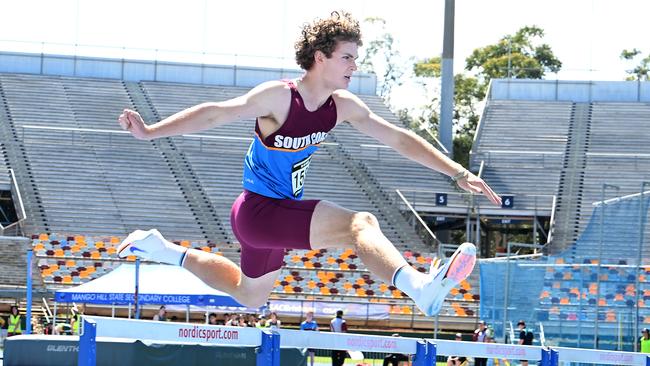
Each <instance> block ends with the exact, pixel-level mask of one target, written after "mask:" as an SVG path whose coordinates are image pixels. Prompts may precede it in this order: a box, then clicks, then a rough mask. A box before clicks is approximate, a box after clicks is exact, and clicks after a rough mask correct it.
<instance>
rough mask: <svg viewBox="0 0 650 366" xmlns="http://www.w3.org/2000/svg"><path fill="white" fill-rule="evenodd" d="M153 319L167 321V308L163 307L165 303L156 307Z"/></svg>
mask: <svg viewBox="0 0 650 366" xmlns="http://www.w3.org/2000/svg"><path fill="white" fill-rule="evenodd" d="M153 320H155V321H159V322H166V321H167V308H165V305H161V306H160V308H159V309H158V313H157V314H156V315H154V316H153Z"/></svg>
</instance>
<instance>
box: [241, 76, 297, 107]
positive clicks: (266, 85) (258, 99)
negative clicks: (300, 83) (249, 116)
mask: <svg viewBox="0 0 650 366" xmlns="http://www.w3.org/2000/svg"><path fill="white" fill-rule="evenodd" d="M290 95H291V88H290V87H289V85H288V84H287V83H286V82H284V81H280V80H272V81H266V82H263V83H261V84H259V85H257V86H256V87H254V88H253V89H251V90H250V91H249V92H248V94H247V100H248V101H249V102H252V103H255V104H258V105H260V106H263V107H264V108H265V109H266V110H269V111H276V109H277V108H278V106H282V105H285V104H286V103H289V100H290Z"/></svg>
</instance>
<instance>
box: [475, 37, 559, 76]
mask: <svg viewBox="0 0 650 366" xmlns="http://www.w3.org/2000/svg"><path fill="white" fill-rule="evenodd" d="M543 37H544V30H542V29H541V28H538V27H536V26H530V27H528V26H526V27H523V28H521V29H519V30H518V31H517V32H516V33H515V34H513V35H507V36H505V37H503V38H501V40H499V42H497V43H496V44H492V45H488V46H485V47H483V48H477V49H475V50H474V52H472V54H471V55H470V56H469V57H467V59H466V60H465V62H466V66H465V69H466V70H468V71H472V70H478V74H480V75H481V76H482V77H483V78H485V82H487V81H489V80H490V79H493V78H508V77H513V78H518V79H541V78H543V77H544V75H546V72H547V71H551V72H557V71H559V70H560V69H561V68H562V62H560V60H558V59H557V58H556V57H555V55H554V54H553V51H552V50H551V47H550V46H549V45H547V44H540V45H536V44H535V40H536V39H542V38H543Z"/></svg>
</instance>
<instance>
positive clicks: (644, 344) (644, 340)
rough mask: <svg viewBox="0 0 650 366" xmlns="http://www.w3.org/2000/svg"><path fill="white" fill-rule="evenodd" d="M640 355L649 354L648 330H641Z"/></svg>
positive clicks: (649, 332) (649, 340) (649, 337)
mask: <svg viewBox="0 0 650 366" xmlns="http://www.w3.org/2000/svg"><path fill="white" fill-rule="evenodd" d="M639 342H641V353H650V331H649V330H648V328H643V330H641V339H640V340H639Z"/></svg>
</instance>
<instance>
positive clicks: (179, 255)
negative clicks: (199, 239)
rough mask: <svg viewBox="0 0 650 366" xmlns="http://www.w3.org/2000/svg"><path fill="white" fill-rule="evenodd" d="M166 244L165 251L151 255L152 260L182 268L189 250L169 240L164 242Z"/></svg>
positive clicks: (158, 251)
mask: <svg viewBox="0 0 650 366" xmlns="http://www.w3.org/2000/svg"><path fill="white" fill-rule="evenodd" d="M164 243H165V246H164V248H163V249H161V250H157V251H155V252H153V253H151V260H153V261H156V262H161V263H167V264H173V265H175V266H182V265H183V261H184V259H185V253H187V248H185V247H184V246H182V245H176V244H174V243H172V242H170V241H168V240H164Z"/></svg>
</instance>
